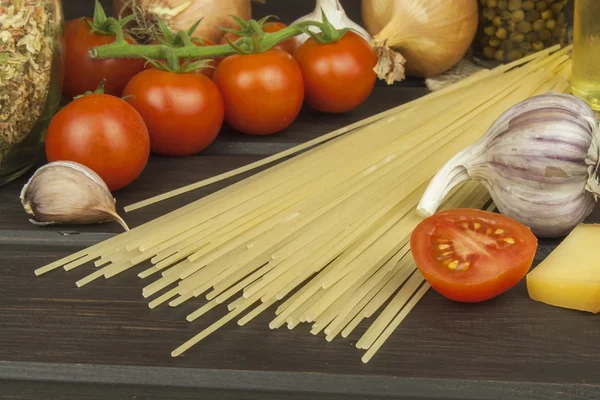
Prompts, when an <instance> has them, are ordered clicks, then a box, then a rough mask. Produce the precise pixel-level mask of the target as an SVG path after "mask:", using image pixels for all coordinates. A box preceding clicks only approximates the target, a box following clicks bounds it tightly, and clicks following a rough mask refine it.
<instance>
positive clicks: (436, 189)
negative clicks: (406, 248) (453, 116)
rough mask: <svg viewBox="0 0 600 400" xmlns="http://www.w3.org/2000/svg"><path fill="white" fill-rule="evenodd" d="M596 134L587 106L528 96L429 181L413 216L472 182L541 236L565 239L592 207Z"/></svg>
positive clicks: (576, 101) (430, 211)
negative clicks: (466, 182)
mask: <svg viewBox="0 0 600 400" xmlns="http://www.w3.org/2000/svg"><path fill="white" fill-rule="evenodd" d="M598 143H599V137H598V130H597V124H596V122H595V120H594V113H593V111H592V109H591V108H590V107H589V106H588V105H587V104H586V103H585V102H583V101H582V100H580V99H578V98H576V97H574V96H571V95H564V94H553V93H549V94H544V95H540V96H535V97H531V98H529V99H527V100H525V101H523V102H521V103H519V104H517V105H515V106H513V107H511V108H510V109H509V110H508V111H506V112H505V113H504V114H502V115H501V116H500V117H499V118H498V119H497V120H496V122H495V123H494V124H493V125H492V126H491V127H490V128H489V129H488V131H487V132H486V134H485V135H484V136H483V137H482V138H481V139H480V140H479V141H478V142H476V143H475V144H473V145H472V146H469V147H467V148H466V149H464V150H463V151H461V152H460V153H458V154H457V155H456V156H454V157H453V158H452V159H451V160H450V161H448V163H447V164H446V165H445V166H444V167H443V168H442V169H441V170H440V171H439V172H438V174H437V175H436V176H435V177H434V179H433V180H432V181H431V183H430V185H429V187H428V188H427V190H426V192H425V194H424V195H423V197H422V199H421V202H420V203H419V206H418V208H417V212H418V213H419V214H420V215H421V216H424V217H426V216H430V215H432V214H433V213H435V211H436V209H437V208H438V206H439V204H441V201H442V200H443V198H445V197H446V196H447V195H448V193H449V192H450V191H451V190H452V189H453V188H454V187H456V186H457V185H459V184H460V183H462V182H464V181H466V180H469V179H475V180H477V181H479V182H481V183H482V184H483V185H485V186H486V188H487V189H488V190H489V192H490V195H491V197H492V199H493V200H494V203H495V204H496V206H497V207H498V210H499V211H500V212H501V213H502V214H504V215H507V216H509V217H511V218H514V219H516V220H518V221H520V222H522V223H523V224H525V225H527V226H529V227H530V228H531V230H532V231H533V233H535V234H536V235H537V236H539V237H560V236H563V235H566V234H567V233H568V232H569V231H570V230H572V229H573V228H574V227H575V226H576V225H577V224H579V223H580V222H582V221H583V220H584V219H585V217H587V216H588V215H589V214H590V213H591V212H592V209H593V208H594V205H595V203H596V196H597V195H598V194H599V193H600V192H599V191H598V189H597V188H598V185H597V179H596V169H597V166H598V159H599V158H598Z"/></svg>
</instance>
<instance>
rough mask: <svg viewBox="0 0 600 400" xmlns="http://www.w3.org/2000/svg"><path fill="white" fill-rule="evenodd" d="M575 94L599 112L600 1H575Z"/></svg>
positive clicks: (573, 74) (573, 81)
mask: <svg viewBox="0 0 600 400" xmlns="http://www.w3.org/2000/svg"><path fill="white" fill-rule="evenodd" d="M574 17H575V23H574V26H573V66H572V72H571V86H572V91H573V94H574V95H575V96H577V97H579V98H581V99H583V100H585V101H586V102H587V103H588V104H589V105H590V107H592V108H593V109H594V110H595V111H600V0H575V15H574Z"/></svg>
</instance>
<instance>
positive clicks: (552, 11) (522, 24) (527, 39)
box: [473, 0, 572, 63]
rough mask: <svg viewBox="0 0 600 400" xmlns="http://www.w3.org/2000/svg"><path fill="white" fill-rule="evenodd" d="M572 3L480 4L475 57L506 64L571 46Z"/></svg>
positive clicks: (489, 0) (520, 0)
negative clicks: (563, 46)
mask: <svg viewBox="0 0 600 400" xmlns="http://www.w3.org/2000/svg"><path fill="white" fill-rule="evenodd" d="M570 6H572V4H570V0H479V27H478V29H477V35H476V37H475V40H474V41H473V50H474V55H475V56H476V57H477V58H479V59H482V60H493V61H495V62H498V63H506V62H511V61H515V60H518V59H520V58H522V57H524V56H526V55H529V54H532V53H534V52H536V51H540V50H543V49H545V48H548V47H551V46H554V45H556V44H560V45H565V44H567V43H568V42H569V12H568V11H569V7H570Z"/></svg>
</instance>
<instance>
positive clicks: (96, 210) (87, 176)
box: [21, 161, 129, 230]
mask: <svg viewBox="0 0 600 400" xmlns="http://www.w3.org/2000/svg"><path fill="white" fill-rule="evenodd" d="M21 204H23V207H24V208H25V211H26V212H27V214H29V215H30V216H32V217H33V219H30V221H31V222H32V223H33V224H36V225H52V224H91V223H96V222H108V221H117V222H118V223H119V224H121V226H122V227H123V228H124V229H125V230H129V228H128V227H127V224H126V223H125V221H123V219H122V218H121V217H120V216H119V215H118V214H117V212H116V210H115V199H114V198H113V197H112V195H111V193H110V190H108V187H107V186H106V184H105V183H104V181H103V180H102V178H100V176H98V174H96V173H95V172H94V171H92V170H91V169H89V168H88V167H86V166H84V165H81V164H78V163H75V162H71V161H55V162H52V163H49V164H46V165H44V166H43V167H40V168H39V169H38V170H37V171H36V172H35V173H34V174H33V176H32V177H31V179H29V181H28V182H27V183H26V184H25V186H24V187H23V189H22V190H21Z"/></svg>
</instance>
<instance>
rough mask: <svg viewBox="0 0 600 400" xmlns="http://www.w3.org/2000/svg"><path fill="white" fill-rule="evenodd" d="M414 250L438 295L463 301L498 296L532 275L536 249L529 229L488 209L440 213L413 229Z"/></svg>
mask: <svg viewBox="0 0 600 400" xmlns="http://www.w3.org/2000/svg"><path fill="white" fill-rule="evenodd" d="M410 248H411V251H412V255H413V257H414V259H415V263H416V264H417V266H418V268H419V270H420V271H421V273H422V274H423V276H424V277H425V279H426V280H427V282H429V284H430V285H431V287H433V288H434V289H435V290H436V291H437V292H439V293H440V294H442V295H443V296H446V297H447V298H449V299H452V300H456V301H461V302H479V301H484V300H488V299H491V298H493V297H496V296H498V295H500V294H502V293H504V292H506V291H507V290H509V289H510V288H512V287H513V286H515V285H516V284H517V283H518V282H519V281H520V280H521V279H523V277H524V276H525V274H526V273H527V271H528V270H529V268H530V267H531V264H532V262H533V257H534V256H535V252H536V249H537V239H536V237H535V236H534V235H533V233H531V231H530V230H529V228H528V227H526V226H525V225H523V224H521V223H520V222H517V221H515V220H514V219H512V218H509V217H506V216H504V215H501V214H495V213H491V212H488V211H481V210H473V209H456V210H448V211H442V212H439V213H437V214H435V215H433V216H431V217H429V218H427V219H425V220H424V221H423V222H421V223H420V224H419V225H418V226H417V227H416V228H415V230H414V231H413V233H412V235H411V239H410Z"/></svg>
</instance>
